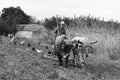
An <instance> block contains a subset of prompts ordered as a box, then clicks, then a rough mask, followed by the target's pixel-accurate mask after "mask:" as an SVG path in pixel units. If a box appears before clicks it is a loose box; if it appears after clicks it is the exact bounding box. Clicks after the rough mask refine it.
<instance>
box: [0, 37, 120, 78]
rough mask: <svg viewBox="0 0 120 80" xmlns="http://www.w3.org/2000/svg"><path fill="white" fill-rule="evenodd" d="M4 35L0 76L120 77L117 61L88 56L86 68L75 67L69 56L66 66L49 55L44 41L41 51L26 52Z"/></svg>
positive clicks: (1, 43) (0, 56)
mask: <svg viewBox="0 0 120 80" xmlns="http://www.w3.org/2000/svg"><path fill="white" fill-rule="evenodd" d="M9 40H10V39H9V38H7V37H3V38H2V40H1V42H0V80H120V61H119V60H104V59H97V58H96V57H95V56H93V55H91V56H89V57H88V58H87V61H86V64H85V68H84V69H83V68H81V66H80V65H79V66H77V67H75V66H74V65H73V63H72V61H71V59H69V62H68V68H64V66H58V61H57V60H56V58H53V56H48V51H49V49H47V50H46V49H45V47H46V45H45V46H44V45H42V46H39V48H40V49H41V50H43V51H44V53H43V55H42V54H38V53H36V52H32V53H28V52H26V50H25V47H24V46H21V45H19V43H17V44H16V45H14V44H13V43H10V41H9Z"/></svg>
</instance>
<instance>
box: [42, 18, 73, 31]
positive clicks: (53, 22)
mask: <svg viewBox="0 0 120 80" xmlns="http://www.w3.org/2000/svg"><path fill="white" fill-rule="evenodd" d="M60 21H64V22H65V24H66V25H67V26H68V25H70V23H71V19H70V18H68V17H64V18H63V19H62V18H61V17H58V16H57V17H54V16H53V17H51V18H46V19H45V21H44V22H43V25H44V26H45V27H46V28H47V29H50V30H51V29H54V28H55V27H57V26H59V25H60V24H59V22H60Z"/></svg>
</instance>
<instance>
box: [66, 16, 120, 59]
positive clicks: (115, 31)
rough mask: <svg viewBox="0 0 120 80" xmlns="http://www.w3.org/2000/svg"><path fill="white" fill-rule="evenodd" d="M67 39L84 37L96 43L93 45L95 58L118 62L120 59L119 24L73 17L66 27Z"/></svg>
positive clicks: (97, 19)
mask: <svg viewBox="0 0 120 80" xmlns="http://www.w3.org/2000/svg"><path fill="white" fill-rule="evenodd" d="M66 32H67V35H68V37H69V38H73V37H75V36H81V37H82V36H86V37H87V38H88V42H91V41H96V40H97V41H98V43H97V44H95V45H94V48H95V51H96V52H95V53H94V55H95V56H96V57H97V58H104V59H111V60H118V59H119V58H120V51H119V48H120V44H119V43H120V40H119V39H120V33H119V32H120V23H118V22H114V21H104V19H103V20H100V19H99V18H93V17H91V16H88V17H83V16H80V17H75V18H73V19H72V23H71V25H70V26H69V27H66Z"/></svg>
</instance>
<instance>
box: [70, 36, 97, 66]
mask: <svg viewBox="0 0 120 80" xmlns="http://www.w3.org/2000/svg"><path fill="white" fill-rule="evenodd" d="M84 40H86V38H85V37H74V38H73V39H72V42H74V48H73V49H72V51H73V62H74V63H75V65H77V61H80V63H81V65H82V67H83V66H84V64H85V59H86V57H88V55H89V54H90V53H91V51H92V50H93V47H92V45H93V44H95V43H97V41H94V42H90V43H85V42H84ZM82 41H83V42H82Z"/></svg>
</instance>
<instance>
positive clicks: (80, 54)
mask: <svg viewBox="0 0 120 80" xmlns="http://www.w3.org/2000/svg"><path fill="white" fill-rule="evenodd" d="M84 39H85V37H74V38H73V39H68V37H67V36H66V35H64V34H62V35H60V36H57V37H56V40H55V44H54V53H55V55H56V56H57V57H58V61H59V65H62V63H63V60H65V62H64V64H65V65H64V66H65V67H66V68H67V63H68V58H69V56H70V53H71V52H72V53H73V63H74V64H75V65H76V66H77V64H78V63H80V64H81V66H82V67H83V66H84V64H85V58H86V57H88V55H89V54H90V53H91V51H92V50H93V47H92V45H93V44H95V43H97V41H94V42H91V43H87V44H85V43H84V42H82V41H83V40H84Z"/></svg>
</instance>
